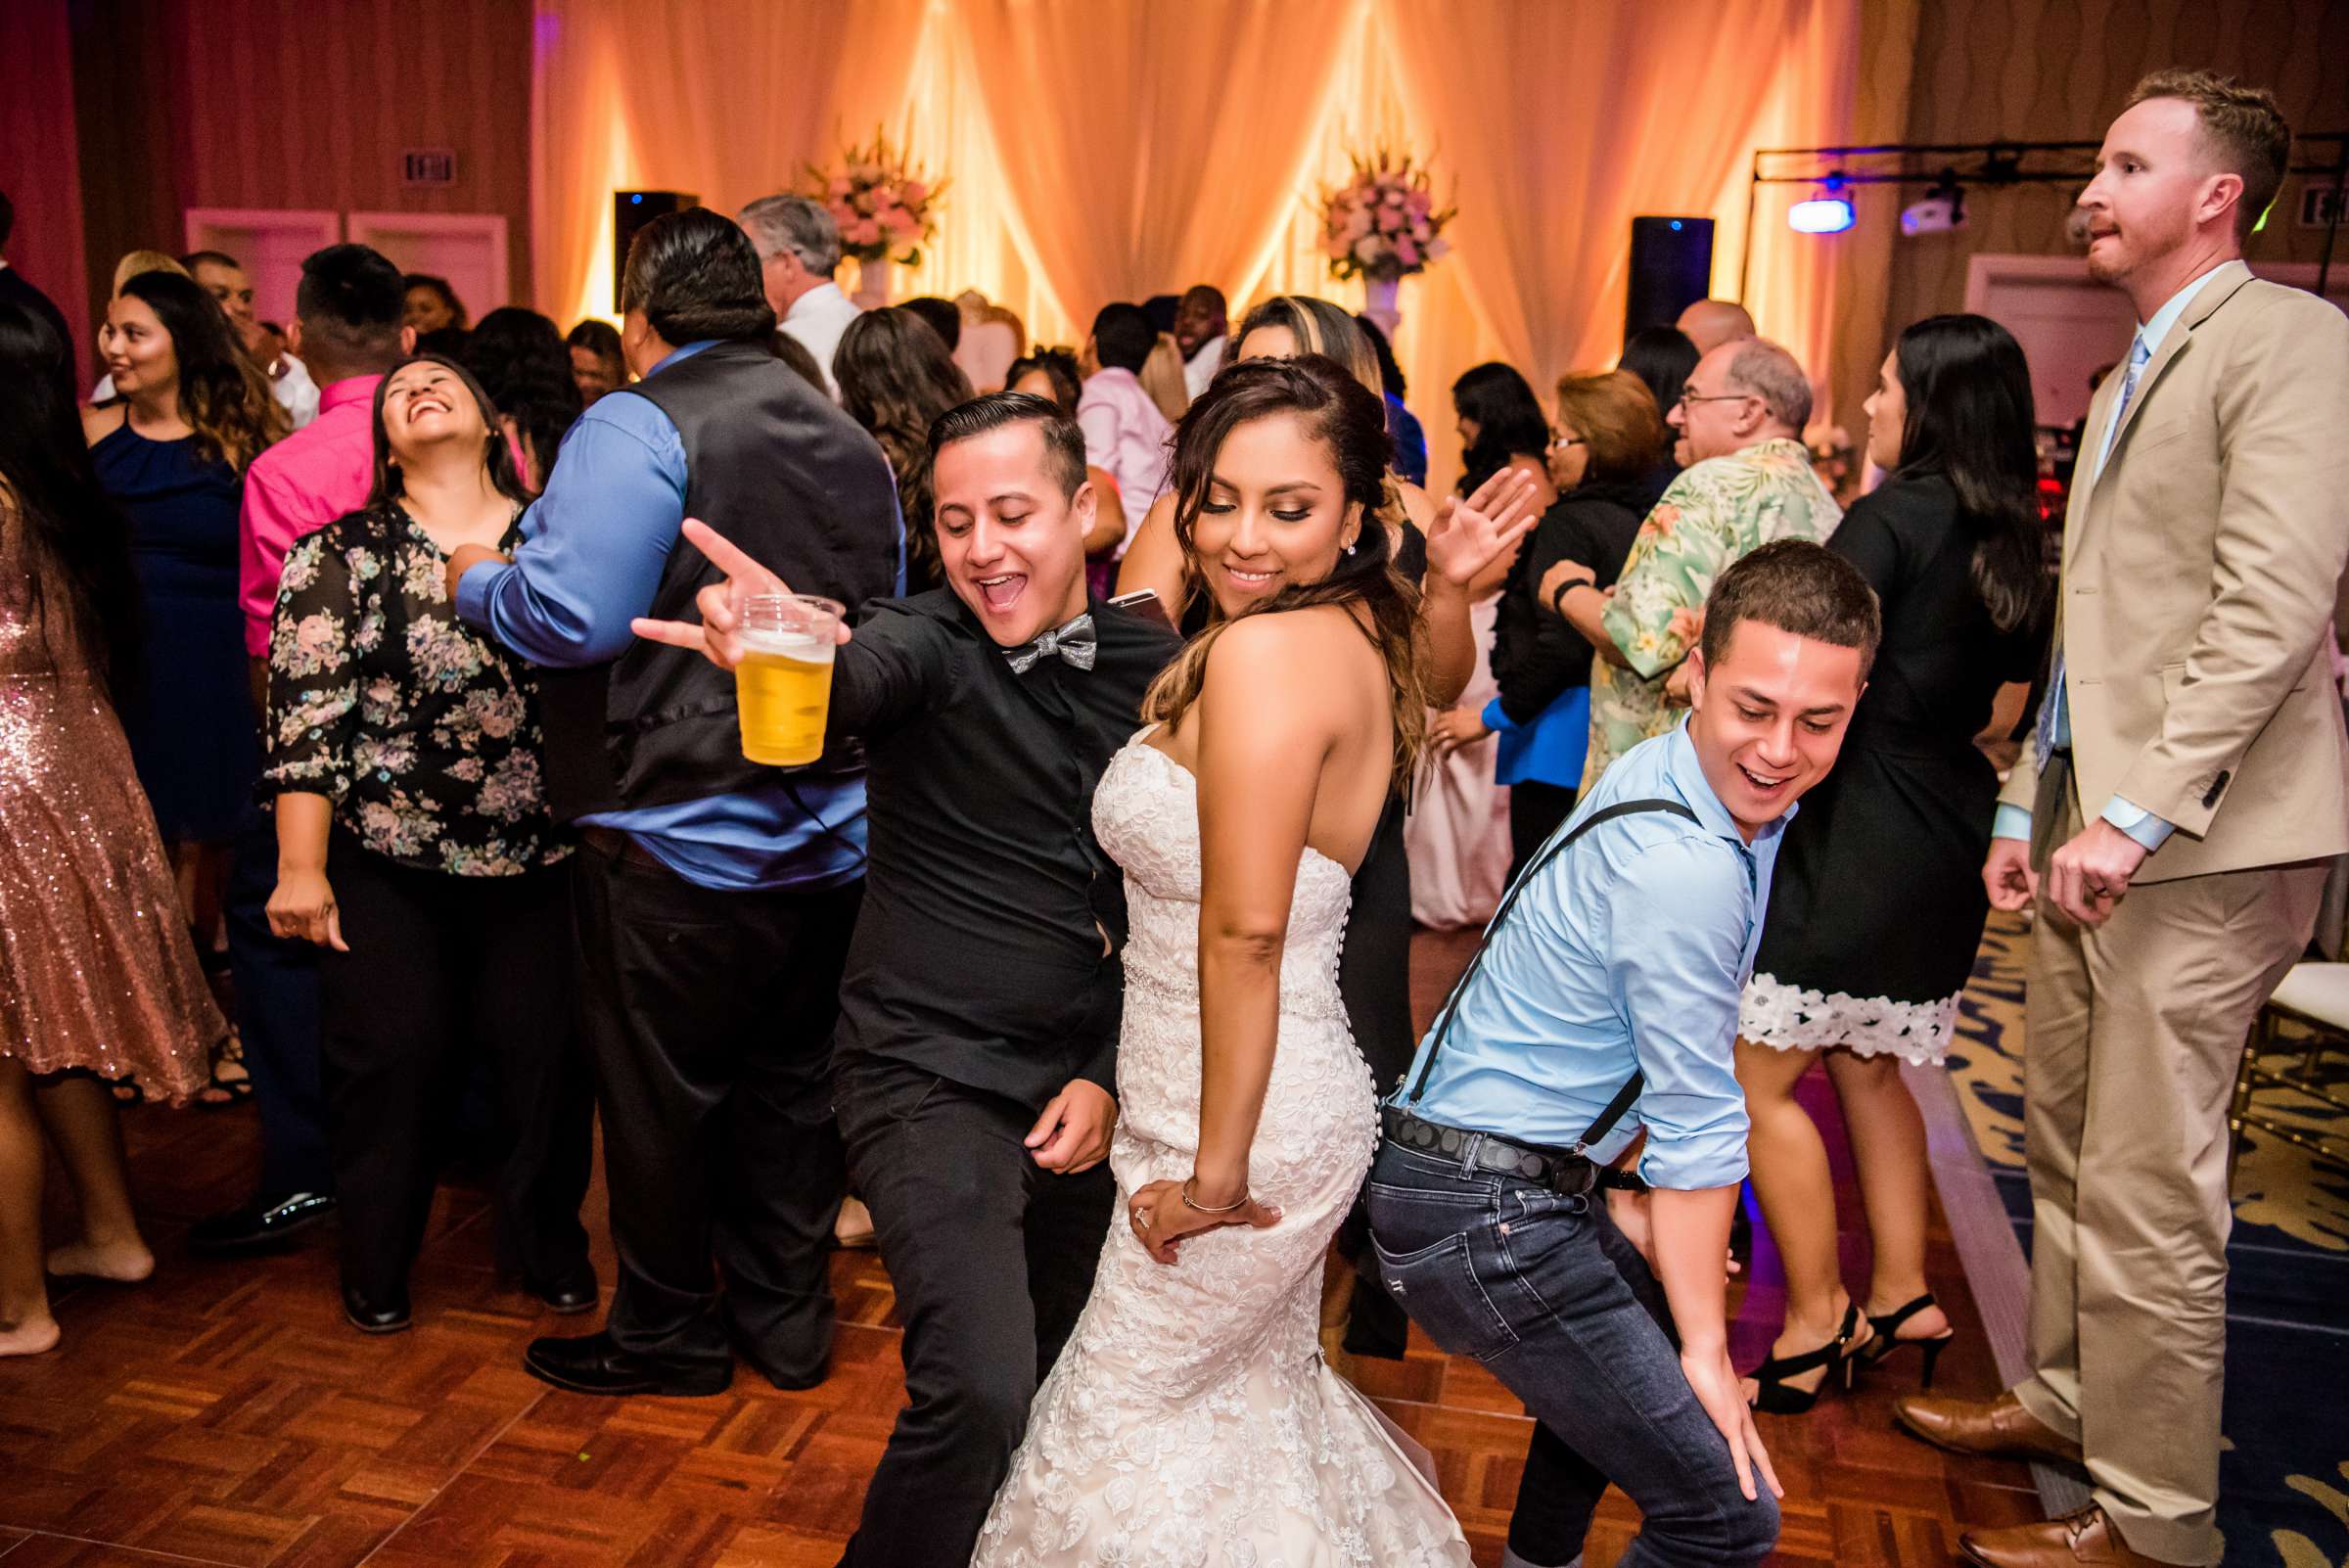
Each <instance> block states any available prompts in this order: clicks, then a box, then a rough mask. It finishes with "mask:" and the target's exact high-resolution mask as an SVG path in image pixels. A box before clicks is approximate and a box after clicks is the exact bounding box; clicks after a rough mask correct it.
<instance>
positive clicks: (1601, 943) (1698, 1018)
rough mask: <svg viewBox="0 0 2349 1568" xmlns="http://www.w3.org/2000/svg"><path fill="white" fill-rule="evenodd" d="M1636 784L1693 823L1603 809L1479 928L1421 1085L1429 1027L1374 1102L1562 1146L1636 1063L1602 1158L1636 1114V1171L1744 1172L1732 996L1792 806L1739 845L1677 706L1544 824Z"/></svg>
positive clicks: (1656, 1182) (1754, 938) (1736, 1177)
mask: <svg viewBox="0 0 2349 1568" xmlns="http://www.w3.org/2000/svg"><path fill="white" fill-rule="evenodd" d="M1635 800H1668V801H1679V802H1681V804H1682V805H1684V806H1686V807H1688V808H1689V809H1690V810H1691V811H1693V812H1695V813H1696V821H1695V822H1694V823H1690V822H1688V821H1686V820H1685V819H1683V818H1681V817H1678V816H1674V815H1671V814H1669V813H1667V812H1663V811H1651V812H1644V813H1641V814H1638V815H1633V816H1625V817H1618V818H1617V819H1615V820H1614V821H1612V822H1608V823H1606V824H1604V825H1602V826H1600V827H1597V828H1594V829H1592V830H1591V832H1590V833H1589V834H1588V835H1586V836H1585V837H1584V838H1583V839H1582V840H1581V842H1579V843H1577V844H1576V845H1575V846H1574V848H1573V849H1571V850H1568V851H1566V852H1565V853H1562V854H1560V855H1558V856H1557V857H1556V858H1555V859H1553V860H1551V861H1550V862H1549V864H1548V865H1547V866H1546V867H1544V868H1543V870H1542V872H1541V874H1540V875H1539V876H1537V877H1535V878H1534V880H1533V881H1532V882H1531V883H1530V884H1529V885H1528V886H1527V887H1526V889H1525V891H1524V892H1523V893H1522V894H1520V895H1519V896H1518V898H1517V901H1516V905H1515V907H1514V908H1512V909H1511V910H1510V911H1509V918H1508V920H1507V921H1506V922H1505V923H1504V924H1503V925H1502V926H1501V928H1500V929H1499V931H1497V933H1495V934H1494V935H1493V937H1492V940H1491V944H1490V945H1489V947H1488V948H1487V950H1486V953H1485V958H1484V963H1483V965H1482V967H1481V968H1480V969H1479V970H1478V972H1477V974H1476V976H1475V978H1474V979H1473V980H1471V981H1470V982H1469V984H1468V986H1467V988H1466V990H1465V991H1464V992H1463V993H1462V994H1461V995H1460V997H1459V999H1458V1003H1457V1011H1458V1018H1457V1020H1456V1021H1455V1022H1454V1023H1453V1024H1452V1026H1451V1033H1450V1035H1449V1036H1448V1037H1447V1038H1446V1039H1445V1041H1444V1049H1443V1051H1442V1053H1441V1054H1440V1055H1439V1056H1438V1057H1437V1058H1436V1063H1435V1070H1434V1072H1433V1073H1432V1074H1431V1075H1430V1077H1429V1079H1428V1084H1427V1088H1426V1091H1425V1092H1424V1093H1423V1094H1421V1095H1420V1096H1419V1097H1418V1098H1417V1099H1413V1098H1412V1090H1413V1088H1414V1087H1416V1086H1417V1084H1418V1082H1419V1075H1420V1072H1421V1071H1422V1069H1423V1068H1424V1067H1425V1066H1426V1062H1427V1055H1428V1051H1429V1049H1430V1047H1431V1045H1432V1044H1433V1042H1434V1039H1435V1031H1434V1030H1432V1029H1431V1030H1430V1031H1429V1032H1428V1035H1427V1038H1424V1039H1422V1040H1421V1041H1420V1042H1419V1054H1418V1057H1417V1058H1416V1059H1415V1060H1414V1061H1413V1062H1412V1063H1411V1071H1410V1075H1409V1076H1408V1077H1407V1078H1405V1080H1404V1082H1403V1086H1402V1087H1401V1088H1400V1089H1398V1090H1397V1091H1396V1092H1395V1094H1394V1096H1393V1097H1392V1099H1391V1100H1390V1102H1389V1103H1391V1104H1395V1105H1399V1106H1402V1107H1404V1108H1405V1109H1406V1110H1408V1111H1410V1112H1411V1113H1412V1114H1413V1115H1415V1116H1420V1117H1424V1118H1425V1119H1426V1120H1428V1121H1430V1122H1436V1123H1440V1124H1442V1125H1444V1126H1446V1127H1456V1128H1462V1129H1466V1130H1470V1131H1478V1132H1497V1133H1499V1134H1500V1135H1501V1136H1503V1137H1506V1138H1510V1139H1513V1140H1514V1141H1516V1142H1519V1143H1530V1144H1534V1145H1537V1146H1540V1147H1543V1148H1567V1147H1570V1146H1572V1145H1573V1144H1574V1143H1575V1142H1577V1141H1578V1140H1579V1139H1580V1138H1581V1137H1582V1135H1583V1133H1584V1131H1585V1130H1587V1129H1588V1128H1589V1126H1590V1124H1591V1123H1592V1122H1594V1121H1596V1120H1597V1119H1598V1116H1599V1113H1600V1112H1602V1111H1603V1110H1605V1109H1606V1106H1607V1103H1608V1102H1609V1101H1610V1100H1612V1099H1613V1098H1614V1097H1615V1095H1616V1093H1617V1091H1619V1090H1620V1089H1621V1088H1622V1087H1623V1085H1624V1084H1627V1083H1629V1082H1630V1081H1631V1077H1632V1074H1633V1073H1634V1072H1635V1071H1637V1072H1640V1073H1643V1074H1645V1075H1646V1083H1645V1084H1644V1086H1643V1087H1642V1088H1641V1089H1640V1092H1639V1098H1638V1101H1637V1103H1636V1104H1635V1105H1634V1106H1633V1108H1632V1111H1631V1114H1630V1115H1628V1116H1626V1117H1625V1118H1624V1119H1623V1121H1622V1122H1621V1123H1619V1124H1618V1125H1617V1126H1616V1128H1615V1129H1614V1130H1612V1131H1610V1132H1609V1133H1608V1134H1607V1136H1605V1137H1604V1138H1602V1139H1600V1140H1599V1141H1598V1142H1597V1143H1595V1144H1593V1145H1591V1147H1590V1148H1589V1151H1588V1152H1589V1155H1590V1157H1591V1158H1592V1159H1595V1160H1601V1161H1604V1160H1611V1159H1613V1158H1614V1157H1615V1156H1616V1155H1618V1154H1620V1153H1622V1152H1623V1149H1624V1147H1625V1146H1626V1145H1627V1144H1629V1143H1630V1142H1631V1140H1632V1136H1633V1133H1634V1132H1635V1130H1637V1129H1638V1128H1640V1127H1642V1126H1644V1127H1645V1128H1646V1129H1647V1147H1646V1148H1645V1149H1644V1150H1642V1151H1641V1154H1640V1157H1639V1171H1640V1174H1641V1175H1642V1176H1645V1177H1646V1178H1647V1180H1648V1182H1649V1183H1650V1184H1651V1185H1653V1186H1659V1187H1671V1188H1681V1189H1696V1188H1704V1187H1726V1186H1732V1185H1734V1184H1736V1183H1737V1182H1738V1181H1741V1180H1743V1179H1744V1177H1745V1170H1746V1163H1745V1133H1746V1119H1745V1094H1744V1092H1743V1091H1742V1090H1741V1089H1740V1088H1739V1087H1738V1085H1737V1073H1736V1056H1735V1041H1736V1037H1737V998H1738V993H1739V992H1742V991H1743V990H1744V988H1745V981H1746V977H1747V976H1748V975H1749V974H1751V973H1752V972H1753V967H1754V949H1755V948H1756V947H1757V946H1759V945H1761V941H1762V915H1763V911H1764V909H1765V907H1766V906H1767V905H1768V904H1769V902H1770V878H1771V871H1772V869H1773V866H1774V865H1775V864H1776V863H1777V857H1778V843H1779V836H1780V835H1781V834H1782V833H1783V831H1784V830H1785V826H1786V823H1787V822H1788V821H1789V820H1790V819H1791V818H1792V817H1793V815H1794V810H1793V808H1791V807H1789V808H1788V810H1787V811H1786V813H1785V815H1783V816H1780V817H1779V818H1778V819H1777V820H1776V821H1774V822H1772V823H1770V824H1769V825H1768V826H1766V827H1764V828H1763V829H1762V830H1761V831H1760V832H1758V833H1756V834H1755V835H1754V841H1753V843H1751V844H1750V845H1749V844H1747V843H1746V842H1745V839H1744V837H1743V836H1742V835H1741V834H1740V833H1739V832H1738V830H1737V824H1736V822H1735V821H1734V820H1733V819H1731V817H1730V816H1729V812H1728V808H1727V807H1725V806H1723V805H1722V804H1721V799H1720V797H1719V796H1717V795H1715V794H1714V793H1713V787H1712V786H1711V785H1710V784H1708V783H1707V782H1706V781H1705V775H1704V770H1703V768H1702V767H1701V766H1700V765H1699V764H1698V762H1697V758H1696V747H1695V744H1694V743H1693V742H1691V741H1690V740H1689V738H1688V728H1687V725H1686V723H1685V722H1683V723H1682V724H1681V726H1680V727H1679V728H1677V729H1675V730H1673V731H1672V732H1671V733H1670V734H1667V735H1659V736H1657V737H1656V738H1655V739H1653V740H1648V741H1642V742H1641V743H1640V744H1639V745H1637V746H1635V747H1634V748H1632V750H1630V751H1629V752H1626V753H1625V754H1624V755H1623V756H1622V757H1621V758H1619V759H1618V760H1617V761H1616V762H1615V765H1614V766H1613V767H1610V768H1609V769H1607V772H1606V774H1605V776H1604V777H1602V778H1601V779H1600V780H1599V781H1598V784H1597V786H1596V787H1595V788H1593V789H1592V790H1591V791H1590V792H1589V794H1588V795H1586V796H1585V797H1584V798H1583V800H1582V801H1581V803H1580V804H1579V805H1578V806H1577V807H1575V812H1574V814H1573V815H1572V816H1571V817H1569V818H1567V820H1566V823H1565V825H1564V826H1563V827H1561V828H1560V829H1559V830H1558V831H1559V833H1561V834H1563V833H1569V832H1572V831H1573V830H1574V828H1575V827H1576V826H1577V825H1579V824H1580V823H1581V822H1582V821H1583V819H1584V818H1585V817H1587V816H1589V815H1590V814H1591V813H1592V812H1593V811H1598V810H1602V809H1604V808H1605V807H1609V806H1612V805H1614V804H1616V803H1617V802H1619V801H1635ZM1442 1023H1443V1019H1442V1017H1441V1016H1439V1017H1438V1019H1437V1024H1438V1025H1439V1026H1441V1025H1442Z"/></svg>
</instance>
